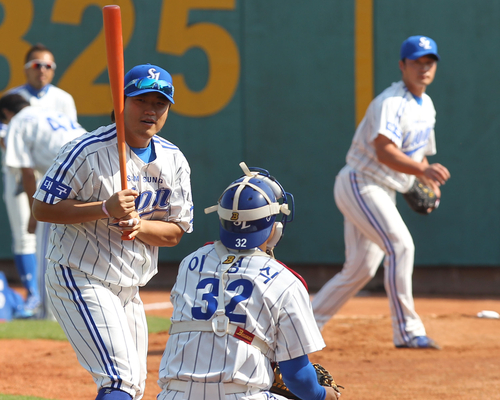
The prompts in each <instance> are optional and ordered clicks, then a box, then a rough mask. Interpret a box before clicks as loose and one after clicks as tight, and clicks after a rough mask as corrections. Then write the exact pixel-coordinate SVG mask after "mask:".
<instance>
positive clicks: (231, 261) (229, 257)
mask: <svg viewBox="0 0 500 400" xmlns="http://www.w3.org/2000/svg"><path fill="white" fill-rule="evenodd" d="M235 259H236V256H233V255H229V256H227V258H226V259H225V260H224V262H223V263H222V264H232V263H234V260H235Z"/></svg>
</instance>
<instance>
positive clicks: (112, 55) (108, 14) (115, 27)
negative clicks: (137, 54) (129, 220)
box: [102, 6, 127, 190]
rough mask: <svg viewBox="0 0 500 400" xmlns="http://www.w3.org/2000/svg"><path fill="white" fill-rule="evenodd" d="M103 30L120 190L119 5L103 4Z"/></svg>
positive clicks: (123, 162) (123, 171)
mask: <svg viewBox="0 0 500 400" xmlns="http://www.w3.org/2000/svg"><path fill="white" fill-rule="evenodd" d="M102 14H103V18H104V32H105V35H106V56H107V60H108V75H109V84H110V86H111V94H112V97H113V109H114V110H115V121H116V134H117V137H118V158H119V163H120V178H121V184H122V190H123V189H126V188H127V155H126V146H125V126H124V122H123V108H124V90H123V84H124V82H123V81H124V65H123V37H122V17H121V14H120V7H119V6H104V7H103V9H102Z"/></svg>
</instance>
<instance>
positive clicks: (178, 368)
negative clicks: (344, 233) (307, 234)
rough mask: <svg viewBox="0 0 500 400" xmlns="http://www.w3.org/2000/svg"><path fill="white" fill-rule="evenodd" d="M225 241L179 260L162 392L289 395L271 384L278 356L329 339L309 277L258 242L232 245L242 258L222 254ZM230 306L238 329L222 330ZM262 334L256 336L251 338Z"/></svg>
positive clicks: (163, 397) (210, 398)
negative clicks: (219, 319) (217, 327)
mask: <svg viewBox="0 0 500 400" xmlns="http://www.w3.org/2000/svg"><path fill="white" fill-rule="evenodd" d="M220 245H221V243H220V242H216V244H207V245H205V246H203V247H201V248H200V249H198V250H197V251H195V252H194V253H192V254H190V255H189V256H187V257H186V258H185V259H184V260H183V261H182V262H181V265H180V267H179V273H178V275H177V280H176V283H175V285H174V287H173V289H172V292H171V301H172V304H173V306H174V311H173V315H172V328H171V336H170V338H169V340H168V342H167V346H166V350H165V353H164V355H163V358H162V361H161V365H160V374H159V377H160V379H159V381H158V384H159V385H160V387H161V388H162V392H161V393H160V394H159V396H158V399H159V400H170V399H181V398H182V399H196V400H203V399H205V400H220V399H222V400H226V399H245V400H250V399H251V400H257V399H272V398H281V397H279V396H275V397H273V396H274V395H272V394H271V393H269V392H268V389H269V388H270V387H271V385H272V383H273V380H274V375H273V370H272V368H271V361H278V362H280V361H286V360H290V359H293V358H296V357H299V356H303V355H305V354H309V353H312V352H315V351H318V350H321V349H322V348H323V347H325V344H324V341H323V338H322V337H321V333H320V332H319V329H318V328H317V326H316V324H315V322H314V316H313V314H312V309H311V304H310V301H309V295H308V293H307V290H306V289H305V287H304V285H303V284H302V282H300V281H299V280H298V279H297V278H296V277H295V276H294V275H293V274H292V273H291V272H290V271H289V270H288V269H287V268H286V267H285V266H284V265H283V264H281V263H280V262H278V261H276V260H275V259H273V258H270V257H268V256H267V255H266V254H265V253H264V252H262V251H260V250H258V249H255V251H254V252H252V251H250V252H248V253H246V252H238V251H233V250H229V251H231V253H230V254H234V255H235V256H236V257H241V258H239V259H237V261H236V262H235V263H234V264H232V262H229V263H227V262H226V263H224V262H221V260H223V261H224V260H225V259H226V258H225V256H224V257H220V256H219V255H218V254H217V250H216V246H220ZM222 248H223V249H225V250H226V251H227V249H226V248H225V247H223V246H222ZM255 253H257V254H260V255H255ZM246 254H248V255H246ZM229 257H231V256H229ZM228 260H230V261H231V260H233V261H235V259H231V258H228ZM223 267H224V268H228V267H229V269H228V270H227V272H225V273H221V269H222V268H223ZM221 274H222V276H223V278H222V279H221ZM219 285H223V286H222V287H221V288H222V289H223V291H224V292H223V294H222V293H221V292H219V290H220V288H219ZM222 311H224V313H225V315H226V316H227V317H229V326H230V327H232V328H233V329H235V333H234V334H233V335H230V334H228V335H222V336H218V335H216V334H215V333H214V331H213V330H212V322H210V321H211V320H212V317H216V316H217V315H219V314H220V313H221V312H222ZM214 319H216V318H214ZM193 323H194V324H195V325H191V324H193ZM176 329H178V332H179V333H174V332H176ZM203 329H205V330H208V331H201V330H203ZM254 335H255V339H253V342H252V343H253V344H248V341H251V340H252V338H253V336H254ZM256 346H259V347H256ZM180 392H184V393H180Z"/></svg>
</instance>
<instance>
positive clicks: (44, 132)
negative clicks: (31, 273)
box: [4, 107, 86, 318]
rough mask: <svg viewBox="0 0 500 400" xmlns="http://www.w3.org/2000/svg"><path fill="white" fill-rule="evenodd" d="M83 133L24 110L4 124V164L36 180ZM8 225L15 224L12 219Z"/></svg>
mask: <svg viewBox="0 0 500 400" xmlns="http://www.w3.org/2000/svg"><path fill="white" fill-rule="evenodd" d="M84 133H86V131H85V129H83V128H82V127H81V125H80V124H78V123H77V122H75V121H74V120H72V119H70V118H69V117H68V116H66V115H65V114H60V113H58V112H56V111H54V110H50V109H45V108H42V107H25V108H23V109H22V110H21V111H19V112H18V113H17V114H16V115H15V116H14V117H13V118H12V120H11V121H10V123H9V125H8V133H7V136H6V150H5V157H4V158H5V165H6V167H7V168H9V169H11V170H15V171H16V174H18V173H20V172H19V171H20V169H21V168H32V169H34V170H35V174H36V175H37V177H38V178H40V177H42V176H43V175H44V174H45V172H47V170H48V169H49V167H50V166H51V165H52V163H53V162H54V159H55V157H56V155H57V153H58V152H59V150H60V149H61V147H62V146H63V145H64V144H66V143H67V142H69V141H71V140H73V139H75V138H77V137H78V136H80V135H82V134H84ZM10 223H11V225H16V224H18V223H19V221H17V220H16V219H14V220H11V221H10ZM48 229H49V224H45V223H43V222H38V223H37V231H36V237H37V251H36V254H37V264H38V272H39V276H38V288H39V293H40V297H41V302H42V307H41V312H40V313H39V315H38V316H39V317H40V318H45V317H46V314H47V311H48V310H47V307H46V306H47V302H46V295H45V269H46V261H45V251H46V248H47V238H48Z"/></svg>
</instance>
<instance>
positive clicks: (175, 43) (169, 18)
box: [157, 0, 240, 117]
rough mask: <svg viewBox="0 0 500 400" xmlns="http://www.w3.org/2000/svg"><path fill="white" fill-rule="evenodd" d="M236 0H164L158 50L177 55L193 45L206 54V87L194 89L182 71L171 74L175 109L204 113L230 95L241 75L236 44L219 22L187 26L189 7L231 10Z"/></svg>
mask: <svg viewBox="0 0 500 400" xmlns="http://www.w3.org/2000/svg"><path fill="white" fill-rule="evenodd" d="M234 8H235V0H183V1H179V0H164V1H163V8H162V14H161V22H160V29H159V31H158V45H157V50H158V51H162V52H165V53H168V54H173V55H177V56H181V55H183V54H184V53H185V52H186V51H187V50H189V49H190V48H193V47H199V48H201V49H202V50H203V51H204V52H205V54H206V55H207V58H208V64H209V68H208V71H209V74H208V81H207V84H206V86H205V88H204V89H203V90H201V91H199V92H194V91H192V90H190V89H189V87H188V86H187V85H186V82H185V80H184V77H183V76H182V75H181V74H173V75H172V79H173V81H174V86H175V112H177V113H178V114H181V115H185V116H189V117H205V116H208V115H212V114H215V113H217V112H219V111H220V110H222V109H223V108H224V107H225V106H226V105H227V104H228V103H229V102H230V101H231V99H232V97H233V96H234V93H235V91H236V89H237V87H238V81H239V78H240V57H239V53H238V48H237V46H236V43H235V42H234V40H233V38H232V37H231V36H230V35H229V33H228V32H227V31H226V30H224V29H223V28H221V27H220V26H218V25H215V24H212V23H208V22H200V23H196V24H193V25H190V26H187V22H188V16H189V10H190V9H211V10H233V9H234Z"/></svg>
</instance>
